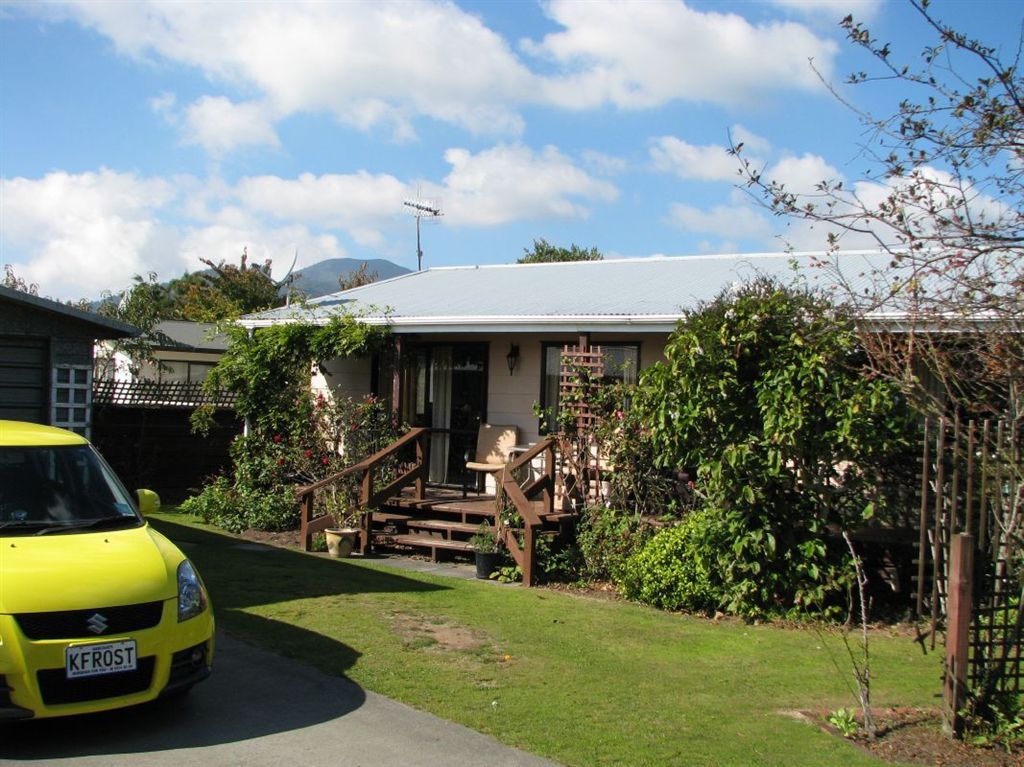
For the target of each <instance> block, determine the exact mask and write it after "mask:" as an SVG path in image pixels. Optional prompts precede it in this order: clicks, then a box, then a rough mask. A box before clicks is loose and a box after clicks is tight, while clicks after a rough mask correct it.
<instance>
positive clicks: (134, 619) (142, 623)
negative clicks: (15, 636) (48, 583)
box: [14, 602, 164, 639]
mask: <svg viewBox="0 0 1024 767" xmlns="http://www.w3.org/2000/svg"><path fill="white" fill-rule="evenodd" d="M163 609H164V603H163V602H144V603H142V604H137V605H125V606H123V607H98V608H95V609H92V610H66V611H62V612H53V613H19V614H17V615H15V616H14V619H15V620H16V621H17V622H18V626H19V627H20V628H21V630H22V632H24V634H25V636H27V637H28V638H29V639H75V638H79V637H93V636H107V635H111V634H125V633H128V632H131V631H139V630H141V629H148V628H153V626H156V625H157V624H158V623H160V616H161V615H162V614H163ZM97 614H98V615H100V616H102V620H101V621H96V620H93V617H94V616H96V615H97ZM92 627H96V628H97V629H102V630H99V631H96V630H93V628H92Z"/></svg>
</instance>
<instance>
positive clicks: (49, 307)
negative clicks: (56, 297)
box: [0, 286, 142, 339]
mask: <svg viewBox="0 0 1024 767" xmlns="http://www.w3.org/2000/svg"><path fill="white" fill-rule="evenodd" d="M0 299H2V300H6V301H10V302H12V303H16V304H22V305H24V306H28V307H31V308H33V309H37V310H39V311H44V312H49V313H51V314H57V315H60V316H63V317H67V318H68V319H73V320H75V321H77V322H84V323H86V324H88V325H92V326H93V327H95V328H97V329H98V330H99V329H101V332H99V333H97V334H96V338H98V339H103V338H126V337H134V336H138V335H140V334H141V333H142V331H141V330H139V329H138V328H137V327H135V326H134V325H129V324H128V323H127V322H121V321H120V320H115V319H111V318H110V317H103V316H102V315H99V314H94V313H92V312H86V311H83V310H81V309H78V308H75V307H74V306H68V305H67V304H62V303H60V302H59V301H52V300H50V299H49V298H42V297H41V296H33V295H31V294H29V293H23V292H22V291H20V290H14V289H13V288H5V287H2V286H0Z"/></svg>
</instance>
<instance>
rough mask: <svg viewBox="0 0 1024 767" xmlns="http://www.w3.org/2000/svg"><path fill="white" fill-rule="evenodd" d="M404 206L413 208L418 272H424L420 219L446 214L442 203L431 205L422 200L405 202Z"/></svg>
mask: <svg viewBox="0 0 1024 767" xmlns="http://www.w3.org/2000/svg"><path fill="white" fill-rule="evenodd" d="M402 205H404V206H406V207H407V208H412V210H413V215H414V216H416V271H417V272H420V271H423V249H422V248H421V247H420V219H421V218H423V217H424V216H426V217H427V218H428V219H436V218H439V217H441V216H443V215H444V214H443V213H442V212H441V205H440V203H436V204H434V205H430V204H428V203H426V202H423V201H421V200H405V201H404V202H403V203H402Z"/></svg>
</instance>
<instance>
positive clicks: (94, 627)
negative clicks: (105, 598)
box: [85, 613, 109, 634]
mask: <svg viewBox="0 0 1024 767" xmlns="http://www.w3.org/2000/svg"><path fill="white" fill-rule="evenodd" d="M85 625H86V626H88V627H89V631H91V632H92V633H93V634H102V633H103V632H104V631H106V630H107V626H108V625H109V624H108V623H107V619H106V618H104V617H103V616H102V615H100V614H99V613H93V615H92V617H91V618H89V620H87V621H86V622H85Z"/></svg>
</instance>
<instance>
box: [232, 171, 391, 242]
mask: <svg viewBox="0 0 1024 767" xmlns="http://www.w3.org/2000/svg"><path fill="white" fill-rule="evenodd" d="M235 192H236V194H237V195H238V198H239V199H240V200H241V201H242V202H243V203H244V204H245V206H246V207H247V208H248V209H249V210H252V211H256V212H258V213H260V214H264V215H267V216H273V217H274V218H278V219H281V220H285V221H299V222H304V223H314V224H317V225H319V226H324V227H328V228H332V229H348V228H351V227H354V226H364V227H365V226H366V225H367V224H370V223H372V222H382V221H386V220H389V219H391V218H393V216H394V214H395V213H396V212H397V211H399V210H400V209H401V205H402V200H403V199H404V198H405V197H407V196H408V195H409V187H408V185H407V184H404V183H402V182H401V181H399V180H398V179H397V178H395V177H394V176H390V175H387V174H376V175H375V174H372V173H367V172H366V171H360V172H358V173H351V174H344V175H342V174H336V173H327V174H324V175H322V176H316V175H314V174H312V173H303V174H302V175H300V176H299V177H298V178H295V179H284V178H279V177H278V176H254V177H250V178H244V179H242V180H241V181H239V182H238V184H237V187H236V190H235Z"/></svg>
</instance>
